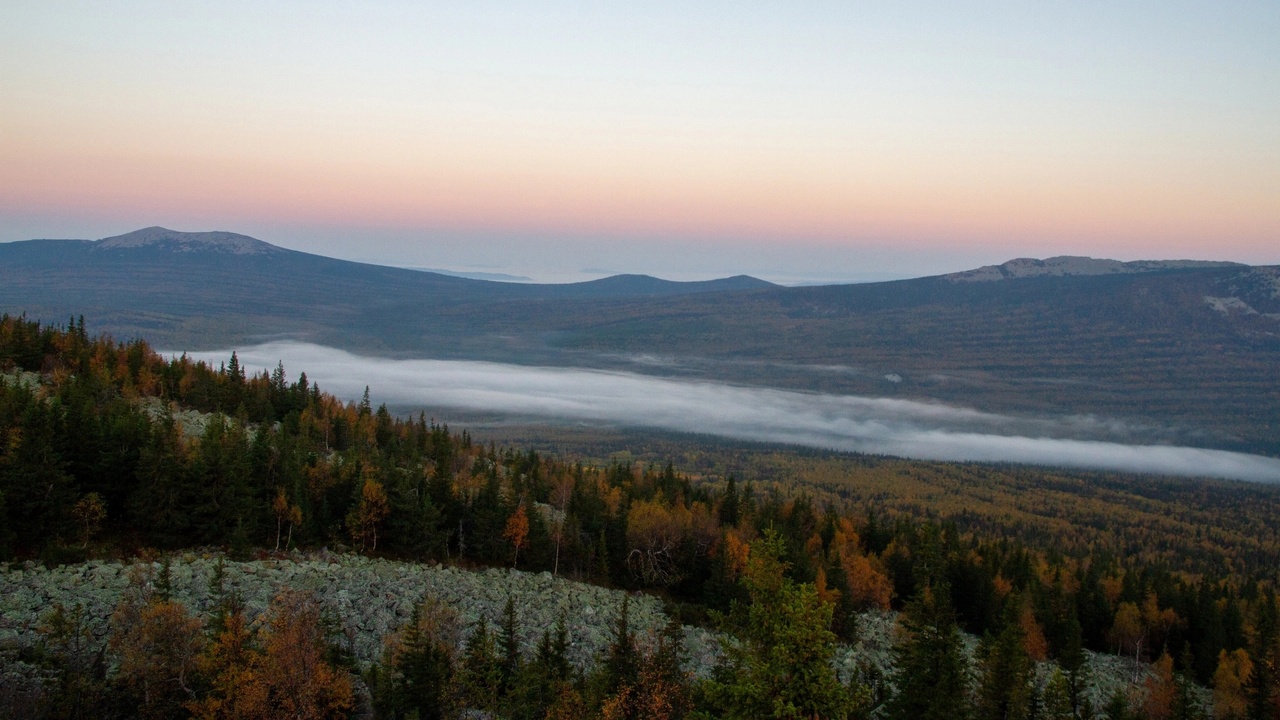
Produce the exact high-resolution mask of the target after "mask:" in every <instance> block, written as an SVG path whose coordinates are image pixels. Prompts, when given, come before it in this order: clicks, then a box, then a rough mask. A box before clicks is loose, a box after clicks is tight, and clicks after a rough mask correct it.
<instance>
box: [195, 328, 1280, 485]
mask: <svg viewBox="0 0 1280 720" xmlns="http://www.w3.org/2000/svg"><path fill="white" fill-rule="evenodd" d="M230 354H231V351H230V350H220V351H210V352H197V353H189V355H190V356H191V357H193V358H194V359H201V360H205V361H208V362H211V363H213V364H214V365H217V364H218V363H220V362H224V361H225V360H226V359H227V358H228V357H229V356H230ZM237 354H238V357H239V360H240V363H241V365H242V366H244V367H245V368H246V369H247V370H254V371H256V370H259V369H273V368H275V367H276V365H277V363H281V362H282V363H283V364H284V366H285V368H286V370H287V371H288V373H289V374H290V375H296V374H297V373H298V372H300V371H305V372H306V373H307V377H308V378H309V379H310V380H311V381H314V382H317V383H319V384H320V386H321V388H322V389H323V390H325V391H327V392H330V393H334V394H335V395H338V396H339V397H345V398H352V399H354V398H359V397H360V395H361V394H362V393H363V392H364V389H365V387H366V386H368V387H369V389H370V395H371V398H372V399H373V400H374V402H386V403H388V404H392V405H410V406H423V407H430V408H459V409H466V410H473V411H484V412H497V413H509V414H513V415H535V416H540V417H546V418H554V419H557V420H574V421H593V422H601V423H610V424H620V425H628V426H642V427H653V428H661V429H664V430H675V431H683V432H693V433H706V434H711V435H717V436H722V437H726V438H733V439H739V440H752V441H761V442H777V443H789V444H795V445H803V446H809V447H816V448H823V449H836V450H846V451H854V452H862V453H875V454H885V455H896V456H902V457H908V458H917V459H927V460H951V461H990V462H1016V463H1030V464H1041V465H1058V466H1070V467H1084V468H1096V469H1104V470H1119V471H1126V472H1150V473H1160V474H1170V475H1186V476H1209V477H1221V478H1231V479H1240V480H1252V481H1262V482H1280V459H1275V458H1269V457H1264V456H1258V455H1248V454H1243V453H1233V452H1226V451H1221V450H1208V449H1200V448H1193V447H1179V446H1171V445H1161V444H1153V443H1158V442H1159V441H1160V437H1159V430H1158V429H1156V428H1151V427H1137V426H1133V425H1130V424H1127V423H1122V422H1118V421H1110V420H1105V419H1099V418H1094V417H1088V416H1064V417H1057V418H1022V417H1013V416H1009V415H1001V414H994V413H987V412H981V411H977V410H973V409H968V408H962V407H954V406H949V405H943V404H939V403H931V402H921V401H914V400H901V399H892V398H870V397H858V396H850V395H831V394H817V393H805V392H796V391H786V390H777V389H770V388H761V387H744V386H735V385H726V384H720V383H710V382H691V381H687V380H675V379H667V378H658V377H652V376H646V375H639V374H633V373H623V372H605V371H598V370H583V369H569V368H552V367H526V366H521V365H510V364H501V363H491V362H475V361H446V360H419V359H386V358H375V357H361V356H357V355H353V354H351V353H348V352H345V351H342V350H336V349H333V348H328V347H323V346H319V345H312V344H305V343H293V342H280V343H269V344H264V345H258V346H254V347H249V348H245V349H238V350H237Z"/></svg>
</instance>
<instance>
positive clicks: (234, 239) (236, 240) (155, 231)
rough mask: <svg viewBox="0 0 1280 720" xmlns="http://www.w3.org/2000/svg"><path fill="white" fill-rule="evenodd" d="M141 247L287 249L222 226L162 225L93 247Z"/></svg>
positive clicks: (231, 251)
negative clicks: (211, 228)
mask: <svg viewBox="0 0 1280 720" xmlns="http://www.w3.org/2000/svg"><path fill="white" fill-rule="evenodd" d="M141 248H158V249H163V250H168V251H170V252H216V253H225V254H230V255H269V254H273V253H281V252H286V251H285V250H284V249H283V248H279V247H276V246H275V245H272V244H270V243H266V242H263V241H261V240H258V239H257V238H251V237H249V236H248V235H241V234H239V233H233V232H226V231H223V230H214V231H211V232H179V231H177V230H170V229H168V228H163V227H159V226H153V227H149V228H143V229H141V230H134V231H133V232H130V233H125V234H124V235H115V236H113V237H108V238H103V239H101V240H99V241H97V242H96V243H94V245H93V249H94V250H137V249H141Z"/></svg>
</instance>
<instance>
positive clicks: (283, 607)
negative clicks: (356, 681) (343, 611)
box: [246, 590, 353, 720]
mask: <svg viewBox="0 0 1280 720" xmlns="http://www.w3.org/2000/svg"><path fill="white" fill-rule="evenodd" d="M262 650H263V652H262V654H261V655H260V656H258V657H257V658H256V660H257V662H256V663H254V667H253V674H252V676H251V677H250V678H249V683H248V687H247V688H246V690H247V691H248V692H249V697H261V698H263V699H264V700H265V702H266V705H265V707H264V708H262V709H263V710H265V711H266V712H264V713H263V714H261V715H259V717H264V718H265V717H290V718H298V719H299V720H326V719H328V718H341V717H346V714H347V713H348V712H349V711H350V710H351V708H352V702H353V697H352V689H351V679H350V678H349V677H348V676H347V674H346V673H345V672H343V671H341V670H337V669H335V668H333V667H332V666H331V665H329V664H328V663H327V662H325V660H324V655H325V650H326V643H325V638H324V634H323V632H322V631H321V629H320V606H319V604H318V603H316V601H315V599H314V598H312V597H310V596H309V595H306V594H303V593H299V592H296V591H292V590H285V591H283V592H281V593H280V594H279V595H277V596H276V598H275V599H274V600H273V601H272V603H271V608H270V609H269V610H268V616H267V622H266V626H265V629H264V632H263V637H262Z"/></svg>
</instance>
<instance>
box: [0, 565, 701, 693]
mask: <svg viewBox="0 0 1280 720" xmlns="http://www.w3.org/2000/svg"><path fill="white" fill-rule="evenodd" d="M218 563H219V558H217V557H211V556H209V555H204V556H201V555H197V554H194V553H186V554H183V555H181V556H175V557H172V558H169V560H168V566H169V569H168V574H169V582H170V585H171V588H172V591H171V592H172V595H173V598H174V599H175V600H178V601H180V602H182V603H183V604H185V605H186V606H187V607H188V608H190V609H191V610H192V611H195V612H200V613H207V612H210V611H212V610H213V608H214V607H215V606H216V604H217V598H216V595H215V593H216V591H215V589H214V588H213V587H212V582H211V581H212V580H213V577H214V572H215V567H216V566H217V565H218ZM161 567H162V566H161V564H160V563H159V562H149V563H144V562H139V561H135V562H126V563H120V562H106V561H91V562H88V563H82V564H79V565H64V566H60V567H55V568H47V569H46V568H43V567H40V566H37V565H34V564H30V563H28V564H26V565H24V566H21V567H18V568H11V569H8V570H4V571H0V646H9V647H22V646H28V645H31V644H34V643H35V642H36V641H37V640H38V633H37V629H36V628H37V626H38V625H39V623H40V619H41V618H42V617H43V616H44V615H45V614H46V613H47V612H48V611H49V609H50V608H52V607H53V606H54V605H55V604H61V605H63V606H65V607H68V608H70V607H73V606H75V605H80V606H83V607H84V609H85V616H86V617H87V618H88V623H89V630H90V632H91V633H92V635H93V637H94V638H95V640H96V641H97V642H102V643H105V642H106V638H107V635H108V633H109V629H110V628H109V620H110V617H111V614H112V612H113V611H114V609H115V607H116V606H117V605H118V604H119V603H120V601H121V598H122V597H123V596H124V594H125V592H126V590H127V589H128V588H129V586H130V583H142V584H150V585H152V586H153V587H154V585H155V584H156V583H157V582H159V577H160V573H161ZM222 567H223V581H222V589H221V592H222V593H224V594H230V593H235V594H236V595H237V596H239V598H240V599H241V601H242V603H243V605H244V607H245V610H246V614H247V615H248V616H249V618H250V620H251V621H252V620H255V619H257V618H258V617H259V616H261V615H262V613H263V612H264V611H265V610H266V608H267V606H268V604H269V603H270V602H271V598H272V597H274V596H275V595H276V594H277V593H278V592H279V591H280V590H282V589H283V588H286V587H291V588H294V589H298V590H304V591H307V592H310V593H313V594H314V595H315V596H316V598H317V599H318V600H319V601H320V603H321V605H322V607H323V608H324V610H325V612H326V613H327V615H328V617H330V618H331V620H332V621H333V623H334V628H335V630H336V631H337V635H338V640H339V642H341V643H342V644H343V645H345V646H346V648H347V649H349V650H350V651H351V653H352V654H353V656H354V657H355V658H356V659H357V660H358V661H359V662H361V663H369V662H371V661H374V660H376V659H377V658H378V656H379V654H380V652H381V649H382V640H383V637H384V636H386V635H387V634H388V633H391V632H393V631H395V630H396V629H398V628H399V627H400V626H401V625H402V624H403V623H404V622H405V621H406V620H407V619H408V617H409V615H410V613H411V612H412V609H413V606H414V604H416V603H417V602H418V601H419V600H420V599H421V598H422V597H423V596H425V595H431V596H433V597H436V598H438V599H440V600H442V601H444V602H445V603H448V604H449V605H450V606H452V607H453V608H454V609H455V610H457V611H458V614H459V616H460V618H461V620H462V621H463V623H465V624H466V626H467V627H468V628H469V627H470V626H471V625H472V624H474V623H475V622H476V621H478V620H479V618H480V617H481V616H484V617H485V618H486V619H487V620H488V622H489V624H490V626H491V627H496V626H497V624H498V623H499V621H500V616H501V612H502V608H503V605H504V604H505V603H506V601H507V597H508V596H510V597H511V598H513V600H514V602H515V607H516V614H517V617H518V618H519V623H520V634H521V641H522V643H523V644H524V645H525V647H526V648H527V649H530V650H531V649H532V648H533V646H534V645H535V644H536V643H537V641H538V639H539V637H540V635H541V633H542V632H543V631H544V630H548V629H551V628H554V627H555V625H556V622H557V621H558V620H559V619H560V618H561V617H563V618H564V620H565V625H566V628H567V629H568V631H569V638H570V657H571V659H572V661H573V662H574V663H575V664H577V665H579V666H581V667H586V666H587V665H589V664H590V662H591V661H592V659H593V658H594V657H595V656H596V655H597V654H599V653H600V652H601V651H602V650H603V649H604V648H605V647H606V646H607V644H608V640H609V631H610V627H611V625H612V623H613V621H614V620H615V618H616V617H617V615H618V613H619V611H620V610H621V606H622V598H623V596H624V594H625V593H623V592H622V591H618V590H609V589H606V588H602V587H598V586H595V585H588V584H586V583H580V582H574V581H570V580H565V579H563V578H556V577H552V576H551V574H550V573H545V572H543V573H524V572H516V571H512V570H504V569H496V568H490V569H485V570H464V569H460V568H455V567H446V566H441V565H434V564H419V563H407V562H394V561H389V560H379V559H370V558H366V557H363V556H357V555H343V556H332V555H329V554H319V555H290V556H287V557H278V558H270V559H265V560H255V561H251V562H234V561H230V560H225V559H223V560H222ZM666 622H667V616H666V614H665V613H664V612H663V609H662V604H661V602H660V601H659V600H657V599H656V598H654V597H651V596H648V595H643V594H633V595H632V596H631V599H630V624H631V627H632V628H633V629H634V630H635V631H636V633H637V635H638V636H639V638H640V640H641V642H646V640H647V639H650V638H653V637H656V636H657V634H658V633H659V632H661V630H662V628H663V627H664V626H665V625H666ZM686 635H687V636H688V640H689V644H690V649H691V655H694V656H696V657H697V658H700V659H701V660H703V661H705V660H707V659H713V658H714V657H715V656H716V652H715V648H717V647H718V644H717V643H716V642H715V640H714V638H713V637H711V635H710V633H708V632H706V631H703V630H699V629H696V628H689V629H687V630H686Z"/></svg>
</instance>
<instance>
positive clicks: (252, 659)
mask: <svg viewBox="0 0 1280 720" xmlns="http://www.w3.org/2000/svg"><path fill="white" fill-rule="evenodd" d="M252 641H253V634H252V633H250V632H249V628H248V626H247V624H246V623H245V619H244V613H242V612H240V611H239V610H235V611H232V612H229V613H227V614H226V615H225V616H224V617H223V618H222V630H221V632H219V633H218V634H217V635H216V636H214V638H213V641H212V642H211V643H209V645H208V646H207V647H206V648H205V651H204V653H203V654H202V655H201V656H200V658H199V660H198V661H197V668H198V669H199V671H200V674H201V675H202V676H204V677H205V678H206V679H207V681H208V683H209V691H208V693H206V694H205V696H204V697H201V698H200V699H198V700H192V701H190V702H188V703H187V704H186V709H187V711H188V712H190V713H191V716H192V717H194V718H196V719H197V720H224V719H225V720H231V719H233V718H251V717H255V715H256V713H257V711H255V710H254V708H261V707H262V706H263V704H264V703H265V698H263V697H261V691H262V690H264V689H265V688H264V687H263V686H262V684H261V683H257V682H254V681H253V677H254V675H253V673H254V668H255V667H256V665H257V664H258V663H259V659H258V658H259V655H260V653H259V652H258V651H257V650H255V649H254V648H253V646H252V644H251V643H252Z"/></svg>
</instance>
